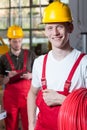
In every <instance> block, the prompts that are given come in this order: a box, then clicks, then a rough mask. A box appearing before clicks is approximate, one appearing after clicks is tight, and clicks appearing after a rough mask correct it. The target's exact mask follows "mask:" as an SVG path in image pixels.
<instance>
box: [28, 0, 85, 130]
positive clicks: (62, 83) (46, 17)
mask: <svg viewBox="0 0 87 130" xmlns="http://www.w3.org/2000/svg"><path fill="white" fill-rule="evenodd" d="M72 21H73V19H72V16H71V11H70V8H69V6H68V5H66V4H63V3H62V2H59V1H57V0H56V1H54V2H52V3H51V4H49V5H48V6H47V7H46V8H45V10H44V13H43V19H42V23H43V24H45V35H46V36H47V37H48V40H49V41H50V42H51V45H52V50H50V51H49V52H48V54H46V55H42V56H40V57H38V58H37V59H35V61H34V65H33V72H32V77H33V78H32V84H31V89H30V91H29V94H28V101H27V103H28V116H29V130H59V124H57V120H58V119H57V118H58V113H59V109H60V106H61V105H62V103H63V101H64V100H65V98H66V96H67V95H68V94H69V93H70V92H72V91H73V90H74V89H77V88H80V87H84V88H87V55H84V54H82V53H81V52H80V51H79V50H77V49H74V48H73V47H72V46H71V45H70V40H69V36H70V34H71V33H72V31H73V23H72ZM36 106H37V107H38V108H39V113H38V116H37V117H36V108H37V107H36ZM67 107H68V106H67ZM35 117H36V118H35ZM67 125H68V122H67Z"/></svg>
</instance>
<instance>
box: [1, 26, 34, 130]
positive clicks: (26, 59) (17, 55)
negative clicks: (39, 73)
mask: <svg viewBox="0 0 87 130" xmlns="http://www.w3.org/2000/svg"><path fill="white" fill-rule="evenodd" d="M7 37H8V40H9V45H10V51H9V52H8V53H6V54H4V55H2V56H1V58H0V84H4V85H5V89H4V96H3V105H4V109H5V110H6V111H7V117H6V119H5V124H6V130H18V122H19V114H20V117H21V122H22V126H23V130H28V116H27V102H26V100H27V93H28V91H29V89H30V84H31V78H32V65H33V61H34V59H35V57H36V56H35V54H34V53H33V52H32V51H30V50H25V49H22V40H23V37H24V32H23V30H22V28H21V27H20V26H18V25H12V26H10V27H9V28H8V31H7Z"/></svg>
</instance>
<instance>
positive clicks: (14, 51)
mask: <svg viewBox="0 0 87 130" xmlns="http://www.w3.org/2000/svg"><path fill="white" fill-rule="evenodd" d="M11 52H12V53H13V54H14V55H16V56H19V54H20V52H21V49H20V50H14V49H12V48H11Z"/></svg>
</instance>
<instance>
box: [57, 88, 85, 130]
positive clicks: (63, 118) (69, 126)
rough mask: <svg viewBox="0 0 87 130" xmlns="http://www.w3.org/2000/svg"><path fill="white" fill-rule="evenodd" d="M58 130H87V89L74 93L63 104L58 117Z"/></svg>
mask: <svg viewBox="0 0 87 130" xmlns="http://www.w3.org/2000/svg"><path fill="white" fill-rule="evenodd" d="M58 126H59V128H58V130H87V89H86V88H80V89H77V90H75V91H73V92H72V93H71V94H69V95H68V96H67V98H66V99H65V101H64V102H63V104H62V106H61V108H60V113H59V116H58Z"/></svg>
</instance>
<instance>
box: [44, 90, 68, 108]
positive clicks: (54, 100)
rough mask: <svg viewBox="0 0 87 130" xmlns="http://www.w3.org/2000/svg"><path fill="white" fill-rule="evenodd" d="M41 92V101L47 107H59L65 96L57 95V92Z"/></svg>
mask: <svg viewBox="0 0 87 130" xmlns="http://www.w3.org/2000/svg"><path fill="white" fill-rule="evenodd" d="M42 92H43V99H44V101H45V103H46V104H47V105H48V106H56V105H61V104H62V103H63V101H64V100H65V98H66V96H64V95H62V94H59V93H58V92H56V91H54V90H51V89H45V90H42Z"/></svg>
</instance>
